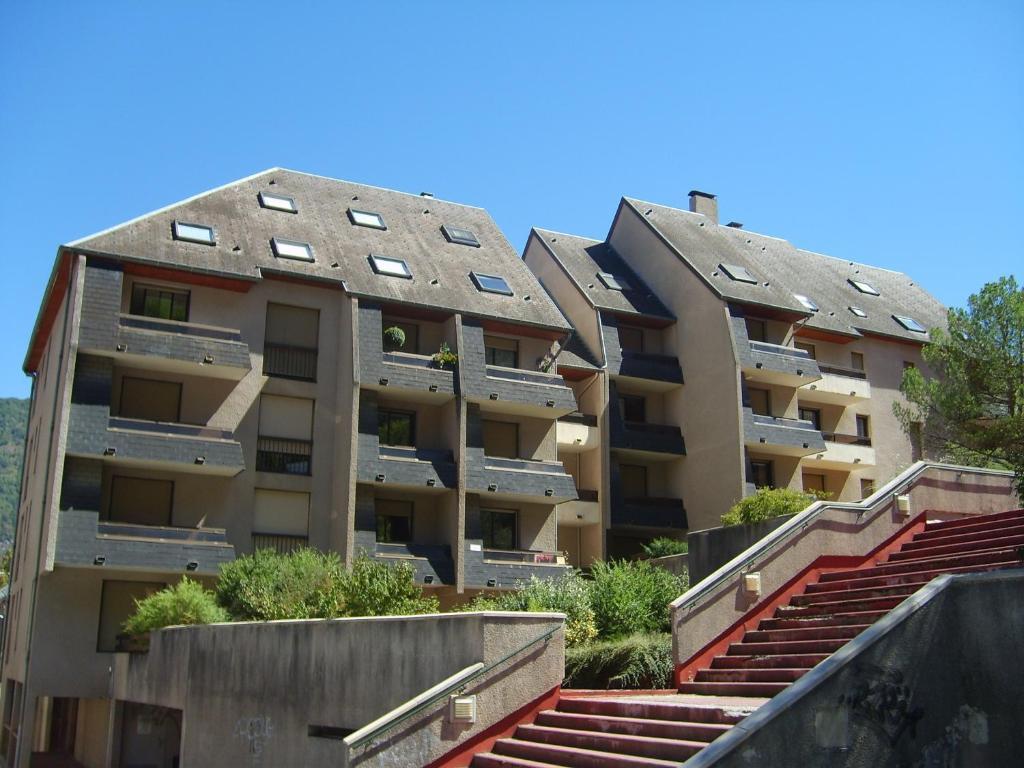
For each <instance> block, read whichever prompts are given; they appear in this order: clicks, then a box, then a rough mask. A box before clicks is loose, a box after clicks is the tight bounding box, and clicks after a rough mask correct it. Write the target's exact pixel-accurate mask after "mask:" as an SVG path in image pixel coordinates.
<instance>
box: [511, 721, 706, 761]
mask: <svg viewBox="0 0 1024 768" xmlns="http://www.w3.org/2000/svg"><path fill="white" fill-rule="evenodd" d="M515 737H516V739H517V740H522V741H534V742H540V743H542V744H557V745H558V746H561V747H575V748H577V749H590V750H595V751H599V752H614V753H615V754H620V755H636V756H638V757H655V758H658V759H659V760H685V759H686V758H688V757H692V756H693V755H695V754H697V753H698V752H699V751H700V750H701V749H702V748H703V747H704V746H705V745H706V744H707V742H703V741H686V740H684V739H660V738H656V737H652V736H630V735H628V734H624V733H601V732H599V731H576V730H569V729H567V728H548V727H546V726H543V725H520V726H519V727H518V728H517V729H516V735H515Z"/></svg>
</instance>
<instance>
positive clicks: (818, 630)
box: [743, 624, 870, 643]
mask: <svg viewBox="0 0 1024 768" xmlns="http://www.w3.org/2000/svg"><path fill="white" fill-rule="evenodd" d="M869 626H870V624H845V625H842V626H838V627H800V628H798V629H751V630H749V631H748V632H747V633H746V634H744V635H743V642H744V643H777V642H786V641H789V640H851V639H853V638H855V637H856V636H857V635H859V634H860V633H861V632H863V631H864V630H865V629H867V628H868V627H869Z"/></svg>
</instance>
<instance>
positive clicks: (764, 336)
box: [746, 317, 768, 342]
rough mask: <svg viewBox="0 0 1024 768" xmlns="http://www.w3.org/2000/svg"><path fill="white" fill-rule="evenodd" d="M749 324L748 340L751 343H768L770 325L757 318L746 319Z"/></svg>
mask: <svg viewBox="0 0 1024 768" xmlns="http://www.w3.org/2000/svg"><path fill="white" fill-rule="evenodd" d="M746 324H747V339H748V340H750V341H760V342H766V341H768V324H767V323H766V322H765V321H764V320H758V319H757V318H756V317H748V318H747V319H746Z"/></svg>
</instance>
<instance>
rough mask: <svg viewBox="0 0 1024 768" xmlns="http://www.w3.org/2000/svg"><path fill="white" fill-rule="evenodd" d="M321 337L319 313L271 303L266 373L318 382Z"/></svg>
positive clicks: (265, 348) (265, 338)
mask: <svg viewBox="0 0 1024 768" xmlns="http://www.w3.org/2000/svg"><path fill="white" fill-rule="evenodd" d="M319 334H320V311H319V310H317V309H310V308H308V307H293V306H290V305H287V304H274V303H268V304H267V323H266V326H265V330H264V336H263V374H264V375H265V376H277V377H280V378H283V379H296V380H298V381H316V374H317V360H318V354H319V353H318V346H319V343H318V342H319Z"/></svg>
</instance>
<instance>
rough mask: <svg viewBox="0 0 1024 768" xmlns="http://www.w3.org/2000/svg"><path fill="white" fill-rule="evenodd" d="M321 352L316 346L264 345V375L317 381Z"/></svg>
mask: <svg viewBox="0 0 1024 768" xmlns="http://www.w3.org/2000/svg"><path fill="white" fill-rule="evenodd" d="M318 358H319V352H318V350H317V348H316V347H299V346H292V345H289V344H271V343H267V344H264V345H263V375H264V376H276V377H278V378H280V379H294V380H296V381H316V367H317V361H318Z"/></svg>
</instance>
